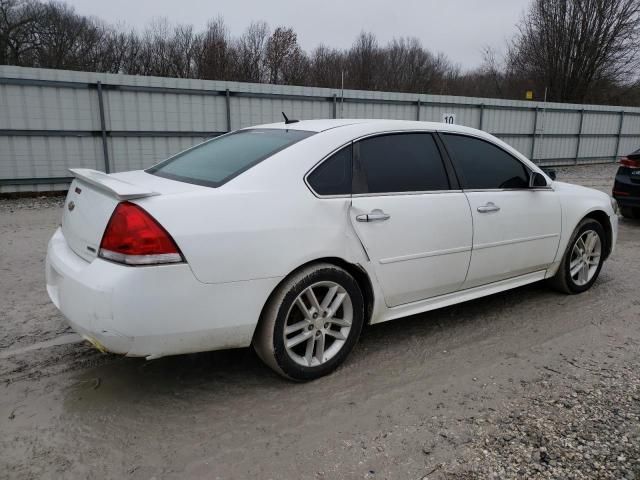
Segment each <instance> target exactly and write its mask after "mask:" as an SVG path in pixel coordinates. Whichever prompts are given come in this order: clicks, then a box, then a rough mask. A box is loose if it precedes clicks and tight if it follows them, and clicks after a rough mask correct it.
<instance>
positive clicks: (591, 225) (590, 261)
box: [549, 218, 606, 294]
mask: <svg viewBox="0 0 640 480" xmlns="http://www.w3.org/2000/svg"><path fill="white" fill-rule="evenodd" d="M605 238H606V237H605V232H604V228H603V227H602V225H601V224H600V222H598V221H597V220H594V219H593V218H585V219H584V220H582V221H581V222H580V223H579V224H578V226H577V227H576V230H575V232H574V233H573V235H572V236H571V240H570V241H569V245H568V246H567V250H566V251H565V254H564V256H563V257H562V261H561V262H560V267H559V268H558V271H557V272H556V274H555V276H554V277H553V278H551V279H550V281H549V283H550V285H551V286H552V287H553V288H555V289H556V290H558V291H560V292H563V293H568V294H576V293H582V292H585V291H587V290H589V289H590V288H591V286H592V285H593V284H594V282H595V281H596V279H597V278H598V275H599V274H600V270H601V269H602V264H603V263H604V257H605V245H606V243H605Z"/></svg>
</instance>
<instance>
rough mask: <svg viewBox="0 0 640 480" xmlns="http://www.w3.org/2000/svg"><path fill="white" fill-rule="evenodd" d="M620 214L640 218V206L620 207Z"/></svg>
mask: <svg viewBox="0 0 640 480" xmlns="http://www.w3.org/2000/svg"><path fill="white" fill-rule="evenodd" d="M620 214H621V215H622V216H623V217H625V218H630V219H634V220H636V219H638V218H640V208H633V207H620Z"/></svg>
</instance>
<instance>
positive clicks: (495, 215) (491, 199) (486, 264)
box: [441, 134, 561, 288]
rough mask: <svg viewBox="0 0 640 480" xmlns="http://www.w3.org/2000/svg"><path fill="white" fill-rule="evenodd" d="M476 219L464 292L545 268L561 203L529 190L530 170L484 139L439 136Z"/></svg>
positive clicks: (553, 196)
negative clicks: (467, 289)
mask: <svg viewBox="0 0 640 480" xmlns="http://www.w3.org/2000/svg"><path fill="white" fill-rule="evenodd" d="M441 138H442V139H443V142H444V144H445V145H446V149H447V151H448V152H449V155H450V157H451V160H452V161H453V164H454V165H455V167H456V172H457V173H458V176H459V178H460V182H461V184H462V187H463V189H464V192H465V194H466V195H467V198H468V199H469V205H470V206H471V213H472V215H473V251H472V254H471V264H470V266H469V273H468V274H467V279H466V281H465V283H464V286H463V288H473V287H476V286H479V285H483V284H488V283H492V282H497V281H500V280H505V279H507V278H512V277H517V276H520V275H524V274H527V273H531V272H535V271H540V270H544V269H546V268H547V267H548V266H549V265H550V264H551V263H552V262H553V260H554V257H555V255H556V251H557V248H558V243H559V241H560V231H561V212H560V202H559V200H558V197H557V195H556V193H555V192H554V191H553V190H552V189H551V188H548V187H543V188H529V175H530V172H529V168H528V167H527V166H526V165H525V164H524V163H522V162H521V161H520V160H518V159H517V158H515V157H514V156H512V155H511V154H510V153H508V152H507V151H506V150H503V149H502V148H500V147H499V146H497V145H495V144H493V143H490V142H488V141H486V140H483V139H480V138H477V137H470V136H467V135H459V134H441Z"/></svg>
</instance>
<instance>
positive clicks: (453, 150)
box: [442, 134, 529, 190]
mask: <svg viewBox="0 0 640 480" xmlns="http://www.w3.org/2000/svg"><path fill="white" fill-rule="evenodd" d="M442 138H443V140H444V143H445V146H446V147H447V151H448V152H449V155H451V158H452V160H453V162H454V165H455V167H456V169H457V170H458V171H459V173H461V174H462V175H461V176H462V178H461V179H460V181H461V183H462V188H466V189H482V190H485V189H496V188H527V187H528V186H529V171H528V170H527V168H526V167H525V166H524V165H523V164H522V162H520V160H518V159H516V158H514V157H513V156H511V155H509V154H508V153H507V152H505V151H504V150H502V149H501V148H499V147H497V146H495V145H492V144H491V143H489V142H486V141H484V140H480V139H478V138H473V137H467V136H464V135H453V134H444V135H442Z"/></svg>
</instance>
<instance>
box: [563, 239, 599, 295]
mask: <svg viewBox="0 0 640 480" xmlns="http://www.w3.org/2000/svg"><path fill="white" fill-rule="evenodd" d="M601 255H602V242H601V241H600V235H598V233H597V232H595V231H594V230H587V231H585V232H583V233H582V235H580V237H578V239H577V240H576V242H575V243H574V244H573V249H572V250H571V258H570V261H569V275H571V279H572V280H573V282H574V283H575V284H576V285H578V286H583V285H586V284H587V283H589V282H590V281H591V279H592V278H593V277H594V276H595V274H596V272H597V271H598V265H599V264H600V256H601Z"/></svg>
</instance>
